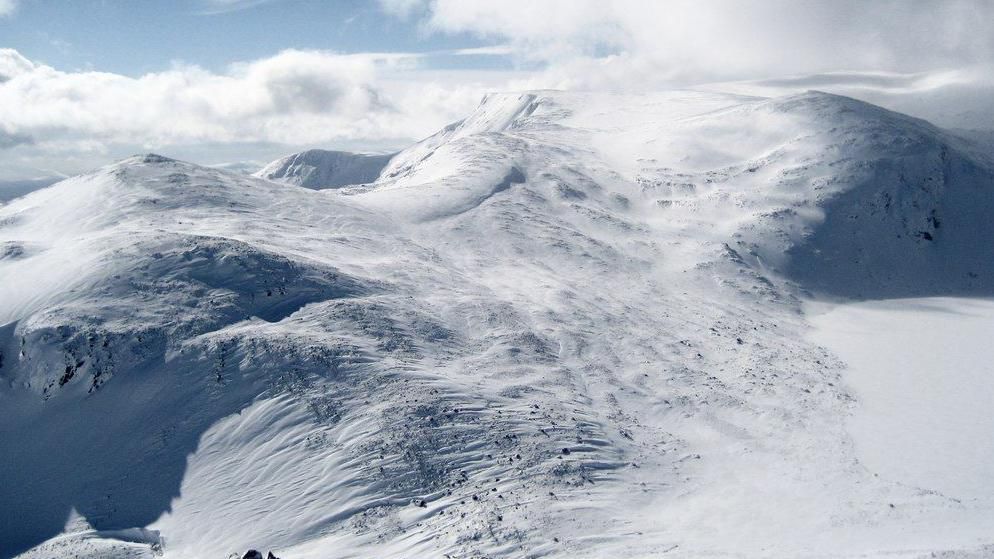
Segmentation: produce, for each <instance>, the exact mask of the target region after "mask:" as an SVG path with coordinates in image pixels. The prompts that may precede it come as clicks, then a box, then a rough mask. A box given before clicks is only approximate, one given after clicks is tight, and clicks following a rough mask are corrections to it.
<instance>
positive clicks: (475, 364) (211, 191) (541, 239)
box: [0, 91, 994, 558]
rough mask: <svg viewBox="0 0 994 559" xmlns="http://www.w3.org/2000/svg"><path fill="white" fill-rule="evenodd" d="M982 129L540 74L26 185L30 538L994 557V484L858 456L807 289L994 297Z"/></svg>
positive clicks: (20, 248)
mask: <svg viewBox="0 0 994 559" xmlns="http://www.w3.org/2000/svg"><path fill="white" fill-rule="evenodd" d="M988 157H989V154H985V153H983V152H982V151H979V150H977V149H976V148H975V147H973V146H972V145H970V144H968V143H966V142H964V141H963V140H959V139H957V138H954V137H952V136H949V135H947V134H946V133H944V132H943V131H941V130H939V129H936V128H934V127H932V126H930V125H928V124H927V123H925V122H922V121H918V120H914V119H911V118H908V117H905V116H902V115H899V114H896V113H891V112H888V111H885V110H883V109H880V108H877V107H873V106H871V105H867V104H864V103H860V102H857V101H854V100H851V99H847V98H843V97H837V96H832V95H826V94H821V93H817V92H811V93H808V94H804V95H798V96H791V97H786V98H774V99H763V98H756V97H742V96H733V95H723V94H719V93H700V92H692V91H676V92H663V93H654V94H644V95H603V94H586V93H564V92H551V91H536V92H530V93H525V94H495V95H491V96H488V97H487V98H486V99H485V100H484V101H483V102H482V103H481V105H480V107H479V108H478V109H477V111H476V112H475V113H474V114H472V115H470V116H469V117H468V118H467V119H466V120H464V121H462V122H459V123H456V124H454V125H452V126H449V127H447V128H445V129H444V130H442V131H440V132H439V133H438V134H436V135H434V136H432V137H430V138H428V139H426V140H424V141H423V142H420V143H419V144H417V145H415V146H412V147H411V148H409V149H407V150H405V151H403V152H401V153H400V154H398V155H397V156H395V157H394V158H393V159H391V161H390V162H389V164H388V165H387V166H386V167H385V168H384V169H383V171H382V172H381V173H380V178H379V179H378V180H377V181H375V182H374V183H371V184H363V185H358V186H348V187H345V188H341V189H334V190H324V191H314V190H310V189H307V188H298V187H295V186H293V185H286V184H277V183H274V182H272V181H268V180H264V179H262V178H253V177H245V176H239V175H235V174H231V173H226V172H223V171H219V170H215V169H208V168H203V167H197V166H195V165H190V164H186V163H182V162H177V161H172V160H168V159H165V158H161V157H158V156H152V155H149V156H141V157H136V158H132V159H129V160H125V161H122V162H120V163H117V164H115V165H112V166H109V167H107V168H104V169H102V170H99V171H97V172H95V173H93V174H90V175H86V176H83V177H78V178H74V179H70V180H68V181H64V182H62V183H59V184H58V185H55V186H54V187H51V188H49V189H46V190H42V191H39V192H35V193H33V194H31V195H29V196H26V197H24V198H21V199H18V200H15V201H13V202H12V203H11V204H10V205H8V206H4V207H2V208H0V243H3V244H2V246H3V250H2V252H0V254H3V257H2V258H0V281H2V284H3V285H4V286H6V290H7V292H8V293H12V294H14V296H9V297H5V298H3V299H2V300H0V324H6V326H3V327H2V330H0V348H2V349H0V351H2V353H3V357H4V359H3V365H2V368H0V377H2V379H3V384H2V388H0V406H2V407H3V409H5V410H12V411H10V412H8V413H5V414H3V415H2V416H0V445H2V447H3V448H5V449H8V448H9V449H16V450H15V451H14V452H13V453H12V455H11V457H10V459H9V460H6V461H3V462H0V479H5V480H12V481H11V483H7V484H5V486H4V488H3V489H2V490H0V510H14V509H16V510H18V511H22V512H21V513H20V514H18V515H16V516H12V517H11V518H10V519H9V520H8V521H7V522H5V523H4V524H3V525H2V527H0V555H3V556H8V555H13V554H17V553H22V552H23V553H24V556H25V557H49V556H53V555H55V556H71V555H72V554H82V555H84V556H85V555H86V554H89V556H107V555H108V554H110V553H111V552H110V551H107V549H117V550H118V551H114V552H113V553H119V555H118V556H121V557H125V556H142V555H141V554H145V556H149V554H152V553H159V552H161V553H163V554H164V556H165V557H167V558H168V557H177V558H178V557H189V556H197V557H227V556H228V555H229V554H231V553H239V552H242V553H243V552H244V550H246V549H248V548H250V547H253V548H264V549H274V550H276V551H277V554H278V555H280V556H281V557H290V558H299V557H329V556H331V557H369V556H377V557H411V556H445V555H446V554H447V555H449V556H458V557H521V556H534V557H537V556H551V557H604V556H614V555H618V556H632V557H650V556H659V555H661V554H663V553H665V554H666V556H674V557H701V556H719V557H720V556H728V557H852V556H882V555H886V556H889V557H919V556H923V555H927V554H929V553H932V552H936V553H942V552H947V551H948V552H951V553H959V554H960V556H963V557H966V556H978V557H979V556H982V554H983V553H984V552H985V549H990V548H985V547H984V546H985V545H994V539H992V538H991V536H990V534H992V533H994V510H992V504H991V503H990V502H982V501H965V500H962V499H959V498H956V497H954V496H950V495H946V494H944V493H943V492H942V491H941V490H939V489H938V486H936V487H930V486H929V485H928V484H927V483H926V482H928V481H929V480H927V479H926V480H924V482H923V483H922V484H921V485H915V486H912V485H909V484H908V483H906V480H903V479H898V478H896V477H894V476H892V475H891V473H890V472H888V471H874V469H873V466H872V465H870V464H867V463H864V462H863V461H862V459H861V457H860V455H859V454H858V453H857V452H856V451H855V450H854V443H853V436H852V434H851V433H850V430H849V429H850V427H849V425H847V422H846V418H847V417H848V416H849V415H850V414H851V413H852V410H853V408H854V406H856V405H857V404H858V400H857V399H856V398H857V397H858V394H854V393H853V392H851V391H850V390H849V388H848V386H847V385H846V384H844V383H843V382H842V380H843V376H842V375H843V373H844V372H845V371H846V365H845V364H844V363H843V362H842V361H841V360H840V359H839V358H838V357H837V356H836V355H834V354H833V353H831V352H830V351H829V350H828V349H826V348H823V347H821V346H819V345H817V344H816V343H815V342H813V341H812V339H811V338H810V336H809V332H810V328H811V326H810V324H809V322H808V316H807V315H806V307H805V306H804V304H803V300H804V298H805V297H807V296H808V295H809V294H814V295H817V296H820V297H833V298H851V299H866V298H879V297H893V296H898V295H902V296H910V295H935V294H943V295H951V294H963V293H971V294H983V295H989V294H990V291H991V289H994V278H992V277H991V276H992V272H994V270H992V268H991V266H992V262H994V260H992V258H991V256H992V255H991V250H992V249H991V247H992V246H994V244H992V243H990V242H989V241H990V240H991V239H992V238H994V222H991V221H990V220H985V219H984V216H987V215H991V210H992V209H994V208H992V204H994V181H992V177H994V171H992V169H994V166H992V164H991V163H990V161H989V159H988ZM108 201H113V203H108ZM925 233H927V234H928V235H925ZM979 435H980V434H978V436H979ZM53 457H57V458H53ZM25 503H28V504H27V505H25ZM67 523H68V524H69V526H68V527H67ZM138 529H141V530H143V531H137V532H136V531H134V530H138ZM129 530H130V531H129ZM60 534H61V535H60ZM29 549H31V550H30V551H28V550H29ZM94 550H96V551H94ZM128 554H131V555H128ZM970 554H973V555H970Z"/></svg>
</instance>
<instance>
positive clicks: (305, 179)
mask: <svg viewBox="0 0 994 559" xmlns="http://www.w3.org/2000/svg"><path fill="white" fill-rule="evenodd" d="M391 157H393V156H392V155H367V154H362V153H348V152H345V151H327V150H321V149H312V150H308V151H302V152H300V153H295V154H293V155H288V156H286V157H284V158H282V159H278V160H276V161H273V162H272V163H270V164H269V165H266V166H265V167H264V168H262V169H261V170H259V172H257V173H255V176H257V177H261V178H264V179H269V180H272V181H276V182H286V183H289V184H294V185H297V186H303V187H304V188H312V189H314V190H322V189H325V188H339V187H342V186H347V185H352V184H365V183H370V182H373V181H375V180H376V179H377V178H378V177H379V176H380V171H382V170H383V167H385V166H386V165H387V163H389V162H390V158H391Z"/></svg>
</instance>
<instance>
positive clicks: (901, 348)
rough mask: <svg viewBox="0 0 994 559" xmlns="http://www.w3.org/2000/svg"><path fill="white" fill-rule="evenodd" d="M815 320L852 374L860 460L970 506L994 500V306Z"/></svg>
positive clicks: (837, 310)
mask: <svg viewBox="0 0 994 559" xmlns="http://www.w3.org/2000/svg"><path fill="white" fill-rule="evenodd" d="M811 315H812V318H811V322H812V325H813V326H814V327H815V330H814V331H813V339H814V340H815V341H817V342H819V343H822V344H824V345H825V346H827V347H828V348H829V349H831V350H833V351H835V352H836V353H837V354H838V355H839V356H841V357H842V358H843V359H844V360H845V361H846V362H847V363H848V364H849V365H850V368H849V369H848V371H847V373H846V374H845V375H844V377H843V378H844V380H845V382H846V384H847V385H848V386H849V387H850V389H851V391H852V393H853V395H854V396H855V398H856V402H857V404H856V406H855V408H854V410H853V414H852V415H851V416H850V418H849V425H850V429H849V431H850V433H851V434H852V436H853V440H854V443H855V448H856V454H857V456H858V457H859V459H860V461H861V462H862V463H863V464H864V465H865V466H866V467H867V468H869V469H870V470H872V471H873V472H875V473H879V474H881V475H887V476H888V477H889V478H891V479H894V480H895V481H900V482H902V483H905V484H907V485H911V486H915V487H921V488H923V489H931V490H934V491H939V492H941V493H942V494H944V495H947V496H949V497H952V498H955V499H957V500H960V501H967V502H969V501H987V502H992V501H994V484H992V483H991V480H992V479H994V438H992V437H991V436H990V434H991V433H994V414H991V411H990V406H991V402H994V345H992V344H991V343H990V342H991V335H992V334H994V301H992V300H990V299H960V298H952V297H935V298H925V299H894V300H888V301H871V302H863V303H855V304H845V305H838V306H835V305H815V306H813V307H812V309H811Z"/></svg>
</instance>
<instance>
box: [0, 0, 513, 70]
mask: <svg viewBox="0 0 994 559" xmlns="http://www.w3.org/2000/svg"><path fill="white" fill-rule="evenodd" d="M0 37H2V43H3V44H2V46H5V47H11V48H14V49H16V50H17V51H19V52H20V53H21V54H22V55H24V56H25V57H27V58H29V59H31V60H34V61H40V62H44V63H46V64H48V65H50V66H54V67H56V68H59V69H62V70H85V69H98V70H100V71H105V72H114V73H119V74H123V75H128V76H139V75H141V74H145V73H148V72H154V71H160V70H163V69H166V68H169V67H170V65H172V64H173V63H175V62H183V63H188V64H196V65H198V66H202V67H204V68H206V69H209V70H213V71H220V70H222V69H223V68H224V67H226V66H227V65H229V64H231V63H234V62H241V61H247V60H255V59H258V58H262V57H265V56H270V55H272V54H274V53H276V52H279V51H281V50H285V49H305V50H306V49H320V50H330V51H334V52H340V53H360V52H420V53H428V52H436V51H449V50H455V49H464V48H474V47H484V46H491V45H494V44H496V43H497V42H498V41H494V40H492V39H484V38H480V37H479V36H477V35H475V34H472V33H468V32H462V33H432V32H428V31H426V30H425V29H424V28H423V26H422V25H421V24H420V23H419V20H417V19H415V18H413V17H394V16H393V15H389V14H387V13H385V12H384V9H383V8H382V6H381V4H379V3H377V2H372V1H369V0H284V1H281V2H273V1H268V2H252V1H245V2H237V1H232V2H223V1H219V2H214V1H210V0H175V1H163V0H100V1H85V0H80V1H65V0H62V1H57V0H23V1H21V2H18V5H17V7H16V10H15V11H14V12H13V13H12V14H11V15H10V16H8V17H6V18H3V19H0ZM428 63H429V64H430V65H431V66H433V67H442V68H481V69H487V68H500V67H508V66H509V65H510V61H509V60H508V59H507V57H495V56H458V57H455V56H441V55H440V56H435V57H432V58H431V59H430V60H429V61H428Z"/></svg>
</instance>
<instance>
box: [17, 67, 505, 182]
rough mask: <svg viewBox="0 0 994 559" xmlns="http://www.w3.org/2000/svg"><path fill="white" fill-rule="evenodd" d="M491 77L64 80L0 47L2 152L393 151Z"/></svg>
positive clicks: (348, 73) (272, 74) (189, 71)
mask: <svg viewBox="0 0 994 559" xmlns="http://www.w3.org/2000/svg"><path fill="white" fill-rule="evenodd" d="M457 76H458V77H457ZM499 79H500V76H499V74H496V73H494V74H493V75H491V76H481V75H479V74H475V75H474V74H470V73H465V75H460V74H459V73H458V72H455V73H449V74H448V75H445V74H444V73H438V72H432V73H426V72H422V71H421V70H420V67H419V59H418V57H417V56H416V55H405V54H403V53H399V54H350V55H343V54H335V53H330V52H324V51H299V50H287V51H283V52H281V53H279V54H277V55H275V56H272V57H269V58H264V59H260V60H255V61H251V62H246V63H240V64H235V65H232V66H231V67H230V68H228V69H227V70H226V71H224V72H219V73H217V72H210V71H207V70H205V69H202V68H199V67H197V66H188V65H176V66H174V67H173V68H172V69H169V70H166V71H162V72H155V73H150V74H146V75H143V76H140V77H137V78H132V77H128V76H123V75H119V74H112V73H105V72H64V71H60V70H57V69H55V68H52V67H49V66H46V65H43V64H37V63H34V62H31V61H29V60H27V59H26V58H24V57H23V56H22V55H21V54H20V53H18V52H17V51H14V50H11V49H0V123H3V127H2V129H0V131H2V132H3V134H4V137H5V138H7V140H8V141H5V142H3V143H2V145H0V149H2V148H4V147H7V148H8V149H10V148H13V149H22V150H28V149H30V150H31V151H32V153H34V154H39V153H40V154H46V153H47V154H48V155H49V156H50V157H55V156H56V154H59V153H81V152H102V151H106V150H107V149H108V146H112V145H121V144H125V145H133V146H146V147H147V149H162V146H171V145H191V144H204V145H207V144H223V143H243V142H257V143H271V144H282V145H292V146H302V145H317V146H326V147H329V148H334V147H340V146H361V145H369V146H374V145H391V146H397V145H398V144H401V145H403V144H404V143H405V142H407V141H413V140H414V139H416V138H419V137H422V136H425V135H427V134H429V133H431V132H433V131H434V130H435V129H437V128H439V127H441V126H443V125H445V124H447V123H448V122H451V121H453V120H457V119H458V118H461V117H462V116H464V115H465V114H466V113H467V112H468V111H469V110H471V109H472V107H473V106H475V104H476V103H477V102H478V101H479V99H480V97H481V96H482V95H483V94H484V93H485V92H486V91H487V90H489V89H492V88H495V87H497V86H496V84H495V83H494V81H493V80H499ZM488 80H490V81H488ZM15 139H16V140H20V141H19V142H15V141H14V140H15ZM27 139H30V143H29V142H28V141H27ZM14 146H24V147H22V148H16V147H14ZM8 155H10V152H9V151H8ZM75 170H77V169H67V171H75Z"/></svg>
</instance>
